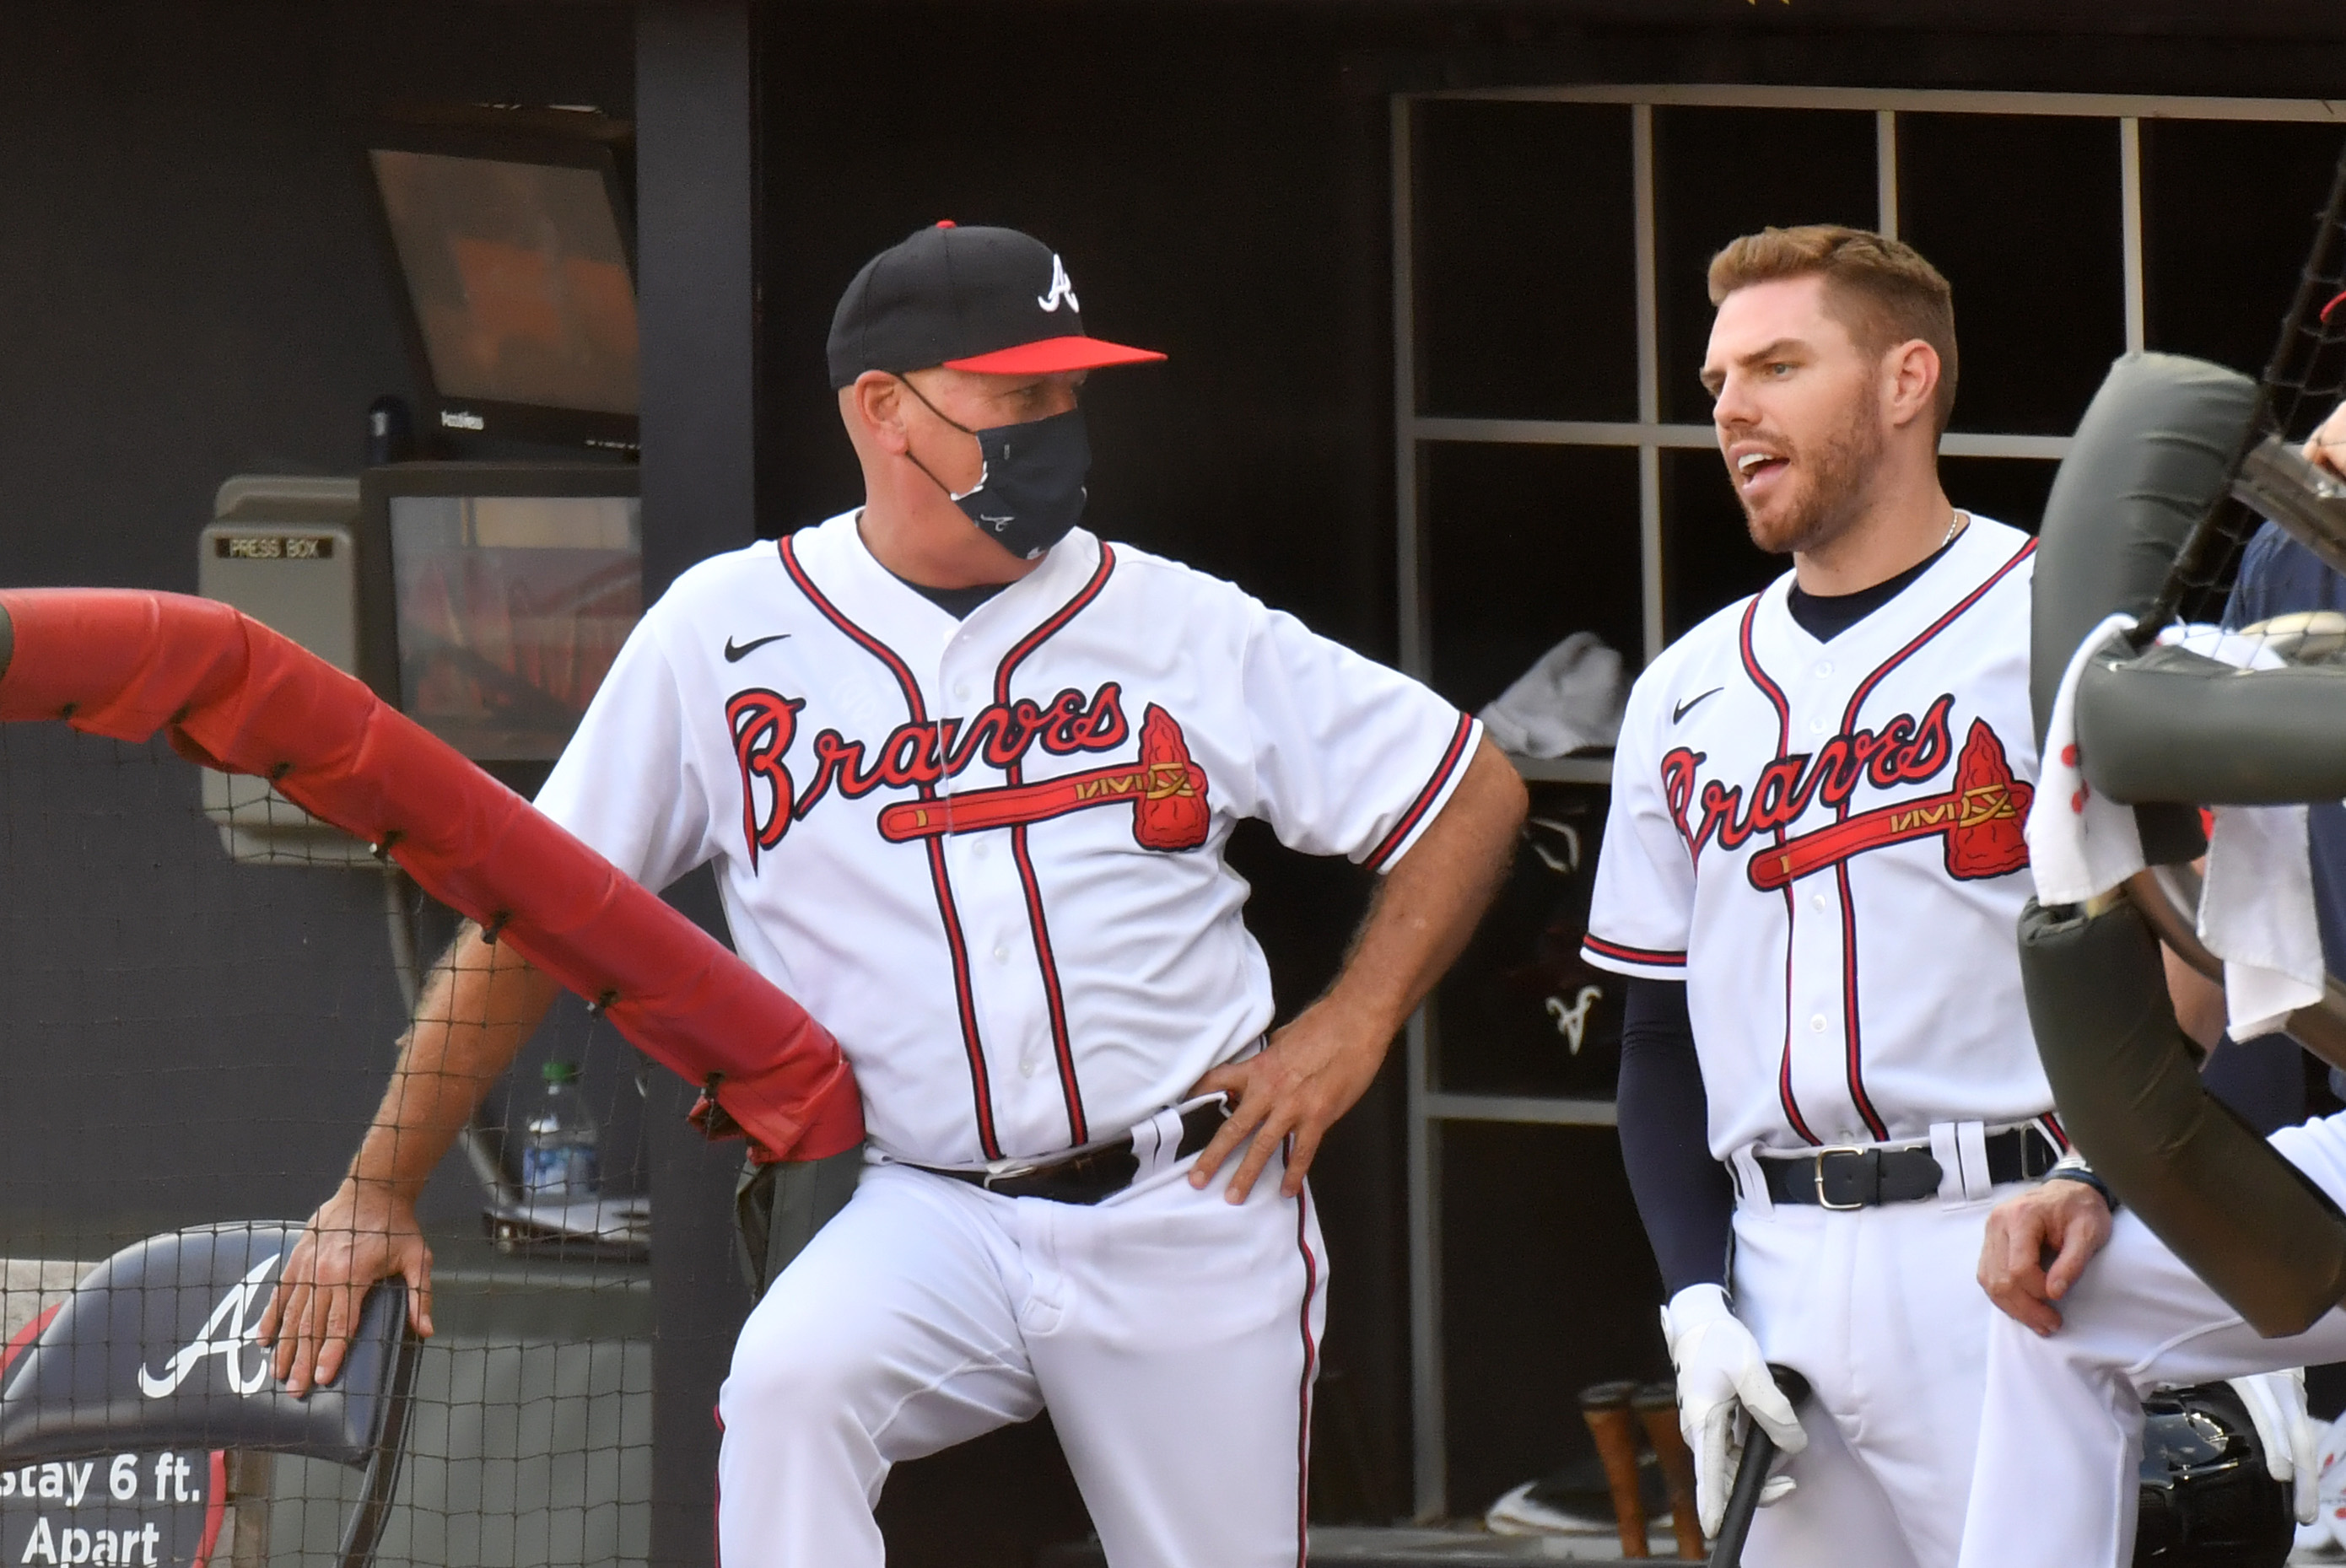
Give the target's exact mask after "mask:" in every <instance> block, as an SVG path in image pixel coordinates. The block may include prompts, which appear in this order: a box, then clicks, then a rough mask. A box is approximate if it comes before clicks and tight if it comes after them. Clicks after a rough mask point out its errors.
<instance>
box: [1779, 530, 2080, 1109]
mask: <svg viewBox="0 0 2346 1568" xmlns="http://www.w3.org/2000/svg"><path fill="white" fill-rule="evenodd" d="M2035 548H2036V541H2035V540H2034V539H2031V540H2029V541H2028V542H2027V543H2026V544H2025V545H2021V547H2020V548H2019V549H2018V550H2016V551H2015V552H2014V553H2013V556H2012V558H2011V559H2010V560H2008V561H2006V562H2005V563H2004V565H2001V566H1998V567H1997V568H1996V569H1995V570H1994V572H1993V573H1991V574H1990V575H1989V576H1988V578H1987V580H1986V581H1985V582H1984V583H1982V584H1981V585H1979V586H1978V587H1976V588H1974V589H1973V590H1972V591H1971V592H1970V593H1968V594H1966V595H1964V596H1963V598H1961V599H1960V600H1958V601H1957V602H1956V603H1955V605H1954V606H1953V608H1952V609H1950V610H1948V611H1947V613H1946V614H1944V615H1943V616H1940V617H1939V618H1938V619H1937V620H1935V621H1933V622H1932V623H1931V624H1930V625H1929V626H1926V627H1924V628H1923V631H1922V632H1921V633H1920V634H1919V635H1918V636H1915V637H1914V638H1913V641H1911V642H1909V643H1908V644H1907V645H1906V646H1905V647H1902V648H1900V649H1899V650H1898V651H1897V652H1896V653H1894V654H1892V655H1891V656H1890V657H1888V658H1887V659H1884V660H1883V661H1882V663H1881V664H1880V665H1878V666H1876V667H1874V670H1873V673H1872V675H1869V676H1867V677H1865V678H1864V679H1863V680H1862V681H1860V682H1859V683H1858V687H1857V690H1856V691H1855V692H1854V693H1853V694H1851V697H1850V699H1849V707H1848V708H1847V709H1846V710H1845V711H1844V712H1843V713H1842V715H1841V733H1842V734H1843V735H1847V734H1850V733H1851V732H1852V731H1854V730H1855V729H1856V728H1857V719H1858V714H1859V711H1860V710H1861V709H1862V708H1863V707H1864V706H1865V699H1866V698H1867V697H1869V696H1871V695H1872V692H1873V688H1874V687H1877V686H1879V685H1880V684H1881V683H1882V678H1883V677H1885V676H1887V675H1889V673H1890V672H1891V671H1892V670H1893V669H1896V668H1897V667H1899V666H1900V665H1902V664H1903V663H1905V662H1906V660H1907V659H1908V658H1909V657H1913V655H1914V654H1915V653H1916V652H1917V651H1919V650H1920V649H1921V648H1922V647H1923V646H1924V645H1925V644H1927V643H1929V642H1930V641H1931V639H1932V638H1933V637H1935V636H1938V635H1939V634H1940V633H1941V632H1943V631H1945V630H1946V629H1947V628H1948V627H1949V626H1953V625H1954V623H1955V622H1956V621H1957V620H1958V619H1959V618H1961V617H1962V616H1963V614H1964V611H1966V610H1968V609H1970V608H1971V607H1972V606H1974V605H1976V604H1978V603H1979V602H1980V601H1981V600H1982V599H1984V598H1985V597H1986V596H1987V594H1988V590H1989V589H1991V588H1993V587H1994V586H1995V585H1997V584H1998V583H2001V582H2003V581H2004V577H2005V576H2006V575H2009V574H2010V573H2011V572H2012V570H2013V569H2014V568H2015V567H2016V566H2018V565H2020V563H2021V562H2023V561H2025V560H2026V559H2028V557H2029V555H2031V554H2032V553H2033V552H2034V551H2035ZM1833 820H1835V821H1839V822H1845V821H1847V820H1849V801H1848V800H1847V799H1843V800H1842V801H1841V804H1840V805H1839V806H1837V807H1835V808H1834V809H1833ZM1833 874H1834V877H1835V880H1836V881H1838V882H1839V883H1840V885H1841V1014H1842V1018H1843V1020H1844V1023H1845V1024H1846V1041H1847V1048H1846V1051H1845V1056H1846V1066H1845V1070H1846V1072H1847V1074H1848V1076H1849V1097H1850V1099H1851V1102H1852V1103H1853V1104H1854V1105H1856V1106H1857V1114H1858V1115H1860V1116H1862V1117H1863V1118H1864V1119H1865V1125H1866V1128H1867V1130H1868V1131H1870V1132H1872V1135H1874V1137H1875V1138H1876V1139H1882V1140H1886V1139H1887V1138H1888V1137H1889V1136H1890V1129H1889V1127H1888V1126H1887V1125H1885V1124H1884V1123H1883V1122H1882V1117H1881V1115H1879V1114H1877V1113H1876V1112H1875V1110H1874V1108H1873V1101H1872V1097H1871V1096H1869V1095H1867V1094H1866V1092H1865V1044H1864V1035H1863V1030H1862V1025H1861V1024H1860V1023H1859V1019H1858V1005H1857V909H1856V902H1855V901H1854V900H1853V899H1852V898H1851V895H1850V889H1849V862H1848V861H1846V860H1843V861H1842V862H1841V864H1840V865H1838V866H1836V867H1835V868H1834V869H1833ZM1790 891H1791V889H1790V886H1789V884H1788V885H1787V887H1786V889H1785V892H1786V893H1787V895H1789V894H1790Z"/></svg>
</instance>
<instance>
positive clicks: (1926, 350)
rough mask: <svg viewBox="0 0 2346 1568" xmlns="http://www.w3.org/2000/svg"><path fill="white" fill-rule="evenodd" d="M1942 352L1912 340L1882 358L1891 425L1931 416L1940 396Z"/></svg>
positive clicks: (1887, 409) (1884, 403)
mask: <svg viewBox="0 0 2346 1568" xmlns="http://www.w3.org/2000/svg"><path fill="white" fill-rule="evenodd" d="M1939 368H1940V367H1939V351H1938V350H1936V349H1934V348H1933V347H1932V346H1931V345H1930V344H1928V343H1926V342H1924V341H1923V340H1922V339H1920V338H1909V339H1908V340H1907V341H1904V342H1902V343H1901V344H1899V345H1898V346H1897V347H1896V348H1894V349H1892V350H1891V351H1890V352H1889V353H1888V354H1887V355H1885V356H1884V357H1883V360H1882V382H1883V383H1884V391H1885V392H1886V394H1887V395H1886V396H1885V397H1884V398H1883V400H1882V402H1883V407H1884V412H1886V413H1887V414H1888V415H1889V417H1890V423H1892V425H1894V426H1898V427H1901V428H1902V427H1904V426H1906V425H1908V424H1911V423H1913V422H1914V421H1915V420H1917V419H1923V418H1928V417H1930V415H1931V413H1932V412H1933V407H1934V405H1935V404H1936V403H1937V401H1938V396H1939Z"/></svg>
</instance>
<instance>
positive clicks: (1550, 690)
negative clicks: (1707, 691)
mask: <svg viewBox="0 0 2346 1568" xmlns="http://www.w3.org/2000/svg"><path fill="white" fill-rule="evenodd" d="M1628 696H1629V682H1628V678H1627V676H1625V675H1624V674H1623V672H1622V668H1621V656H1620V655H1619V654H1617V653H1616V652H1614V651H1613V649H1611V648H1609V647H1606V646H1605V641H1604V639H1603V638H1601V637H1599V636H1597V635H1596V633H1595V632H1575V633H1573V634H1572V635H1571V636H1568V637H1566V638H1565V639H1564V640H1563V641H1562V642H1560V643H1558V644H1556V647H1552V648H1550V649H1548V650H1547V652H1545V653H1544V654H1542V655H1540V657H1539V660H1538V662H1537V663H1535V664H1534V665H1533V666H1532V667H1531V668H1529V669H1527V670H1525V672H1524V673H1523V674H1522V675H1520V676H1518V677H1515V684H1514V685H1513V686H1510V687H1507V689H1506V690H1505V691H1503V692H1501V693H1500V694H1499V695H1498V697H1497V698H1496V699H1494V701H1493V702H1492V703H1491V704H1490V705H1489V706H1488V707H1486V708H1484V709H1483V711H1482V712H1481V713H1479V714H1476V715H1475V717H1476V718H1479V719H1481V720H1482V721H1483V728H1484V729H1485V730H1487V731H1489V732H1490V736H1491V738H1492V740H1493V741H1494V742H1495V743H1496V744H1497V746H1498V748H1499V749H1500V750H1502V751H1514V752H1519V753H1521V754H1522V755H1524V756H1526V757H1566V756H1569V755H1570V754H1571V753H1573V752H1575V751H1579V750H1582V749H1584V748H1587V747H1591V746H1610V745H1612V744H1613V743H1614V742H1615V741H1616V740H1617V739H1619V738H1620V735H1621V708H1622V705H1623V704H1624V703H1626V702H1627V700H1628Z"/></svg>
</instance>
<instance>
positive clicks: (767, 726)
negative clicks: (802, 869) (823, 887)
mask: <svg viewBox="0 0 2346 1568" xmlns="http://www.w3.org/2000/svg"><path fill="white" fill-rule="evenodd" d="M805 706H806V699H805V698H804V697H784V696H783V695H782V694H781V693H780V692H778V691H767V690H765V689H763V688H762V687H750V689H749V690H747V691H737V692H735V693H734V694H733V695H732V696H731V697H727V698H726V699H725V724H726V728H728V729H729V730H731V731H732V734H733V759H734V760H735V761H736V762H738V763H739V764H740V765H741V837H742V839H743V840H745V841H746V842H747V844H748V846H749V850H750V870H751V871H756V870H757V869H758V856H759V854H760V851H762V850H770V849H772V848H773V847H774V846H775V845H776V844H779V843H780V842H781V841H782V834H783V833H785V832H786V831H788V830H789V829H790V809H789V808H790V796H791V794H792V790H791V788H790V769H789V768H787V767H785V766H784V765H783V762H782V754H783V753H784V752H786V751H788V750H789V749H790V738H791V737H792V736H794V735H796V734H797V733H798V728H799V709H800V708H804V707H805ZM760 783H762V784H763V785H764V786H765V788H764V789H763V790H762V791H761V790H760V789H759V785H760ZM761 793H762V795H763V796H764V799H763V800H762V801H761V800H760V794H761Z"/></svg>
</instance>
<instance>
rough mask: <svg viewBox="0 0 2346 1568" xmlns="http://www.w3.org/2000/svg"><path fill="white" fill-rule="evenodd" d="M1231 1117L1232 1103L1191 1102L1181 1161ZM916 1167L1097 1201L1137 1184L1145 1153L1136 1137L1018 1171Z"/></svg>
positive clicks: (1001, 1187) (976, 1182)
mask: <svg viewBox="0 0 2346 1568" xmlns="http://www.w3.org/2000/svg"><path fill="white" fill-rule="evenodd" d="M1229 1119H1230V1112H1229V1105H1226V1104H1225V1103H1224V1102H1222V1101H1220V1100H1209V1101H1207V1102H1206V1103H1205V1104H1204V1105H1192V1106H1191V1107H1190V1108H1189V1109H1188V1110H1186V1111H1184V1112H1182V1113H1181V1142H1180V1144H1179V1145H1178V1147H1177V1148H1176V1149H1175V1150H1174V1157H1175V1158H1176V1159H1187V1158H1188V1156H1191V1155H1194V1154H1196V1153H1197V1152H1198V1151H1199V1150H1200V1149H1202V1148H1204V1147H1205V1146H1206V1145H1208V1144H1209V1143H1211V1142H1212V1141H1213V1137H1214V1135H1215V1134H1216V1133H1218V1132H1219V1131H1221V1128H1222V1124H1223V1123H1224V1122H1227V1121H1229ZM913 1168H914V1169H916V1170H924V1171H927V1172H928V1173H929V1174H930V1175H932V1176H951V1177H952V1178H953V1179H954V1180H955V1181H965V1182H967V1183H969V1185H970V1186H982V1187H984V1189H985V1190H986V1191H988V1192H998V1193H1000V1194H1001V1195H1002V1196H1005V1197H1043V1198H1048V1199H1050V1200H1051V1201H1052V1202H1053V1203H1097V1202H1099V1201H1100V1200H1101V1199H1102V1198H1107V1197H1113V1196H1116V1195H1117V1193H1120V1192H1122V1191H1123V1190H1124V1189H1125V1188H1126V1187H1128V1186H1131V1185H1132V1182H1133V1178H1134V1177H1135V1176H1138V1175H1139V1174H1140V1156H1139V1154H1138V1153H1137V1152H1136V1151H1135V1150H1134V1148H1133V1146H1132V1137H1131V1135H1129V1134H1127V1135H1125V1136H1123V1137H1120V1138H1117V1139H1114V1140H1112V1141H1110V1142H1107V1143H1104V1144H1098V1145H1094V1146H1093V1147H1091V1148H1087V1149H1078V1150H1076V1152H1075V1153H1073V1154H1070V1155H1065V1156H1060V1157H1059V1158H1057V1159H1054V1160H1045V1161H1043V1162H1041V1163H1039V1164H1035V1165H1031V1166H1024V1167H1022V1168H1020V1169H1018V1170H1015V1171H969V1170H946V1169H944V1168H943V1167H941V1166H914V1167H913Z"/></svg>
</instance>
